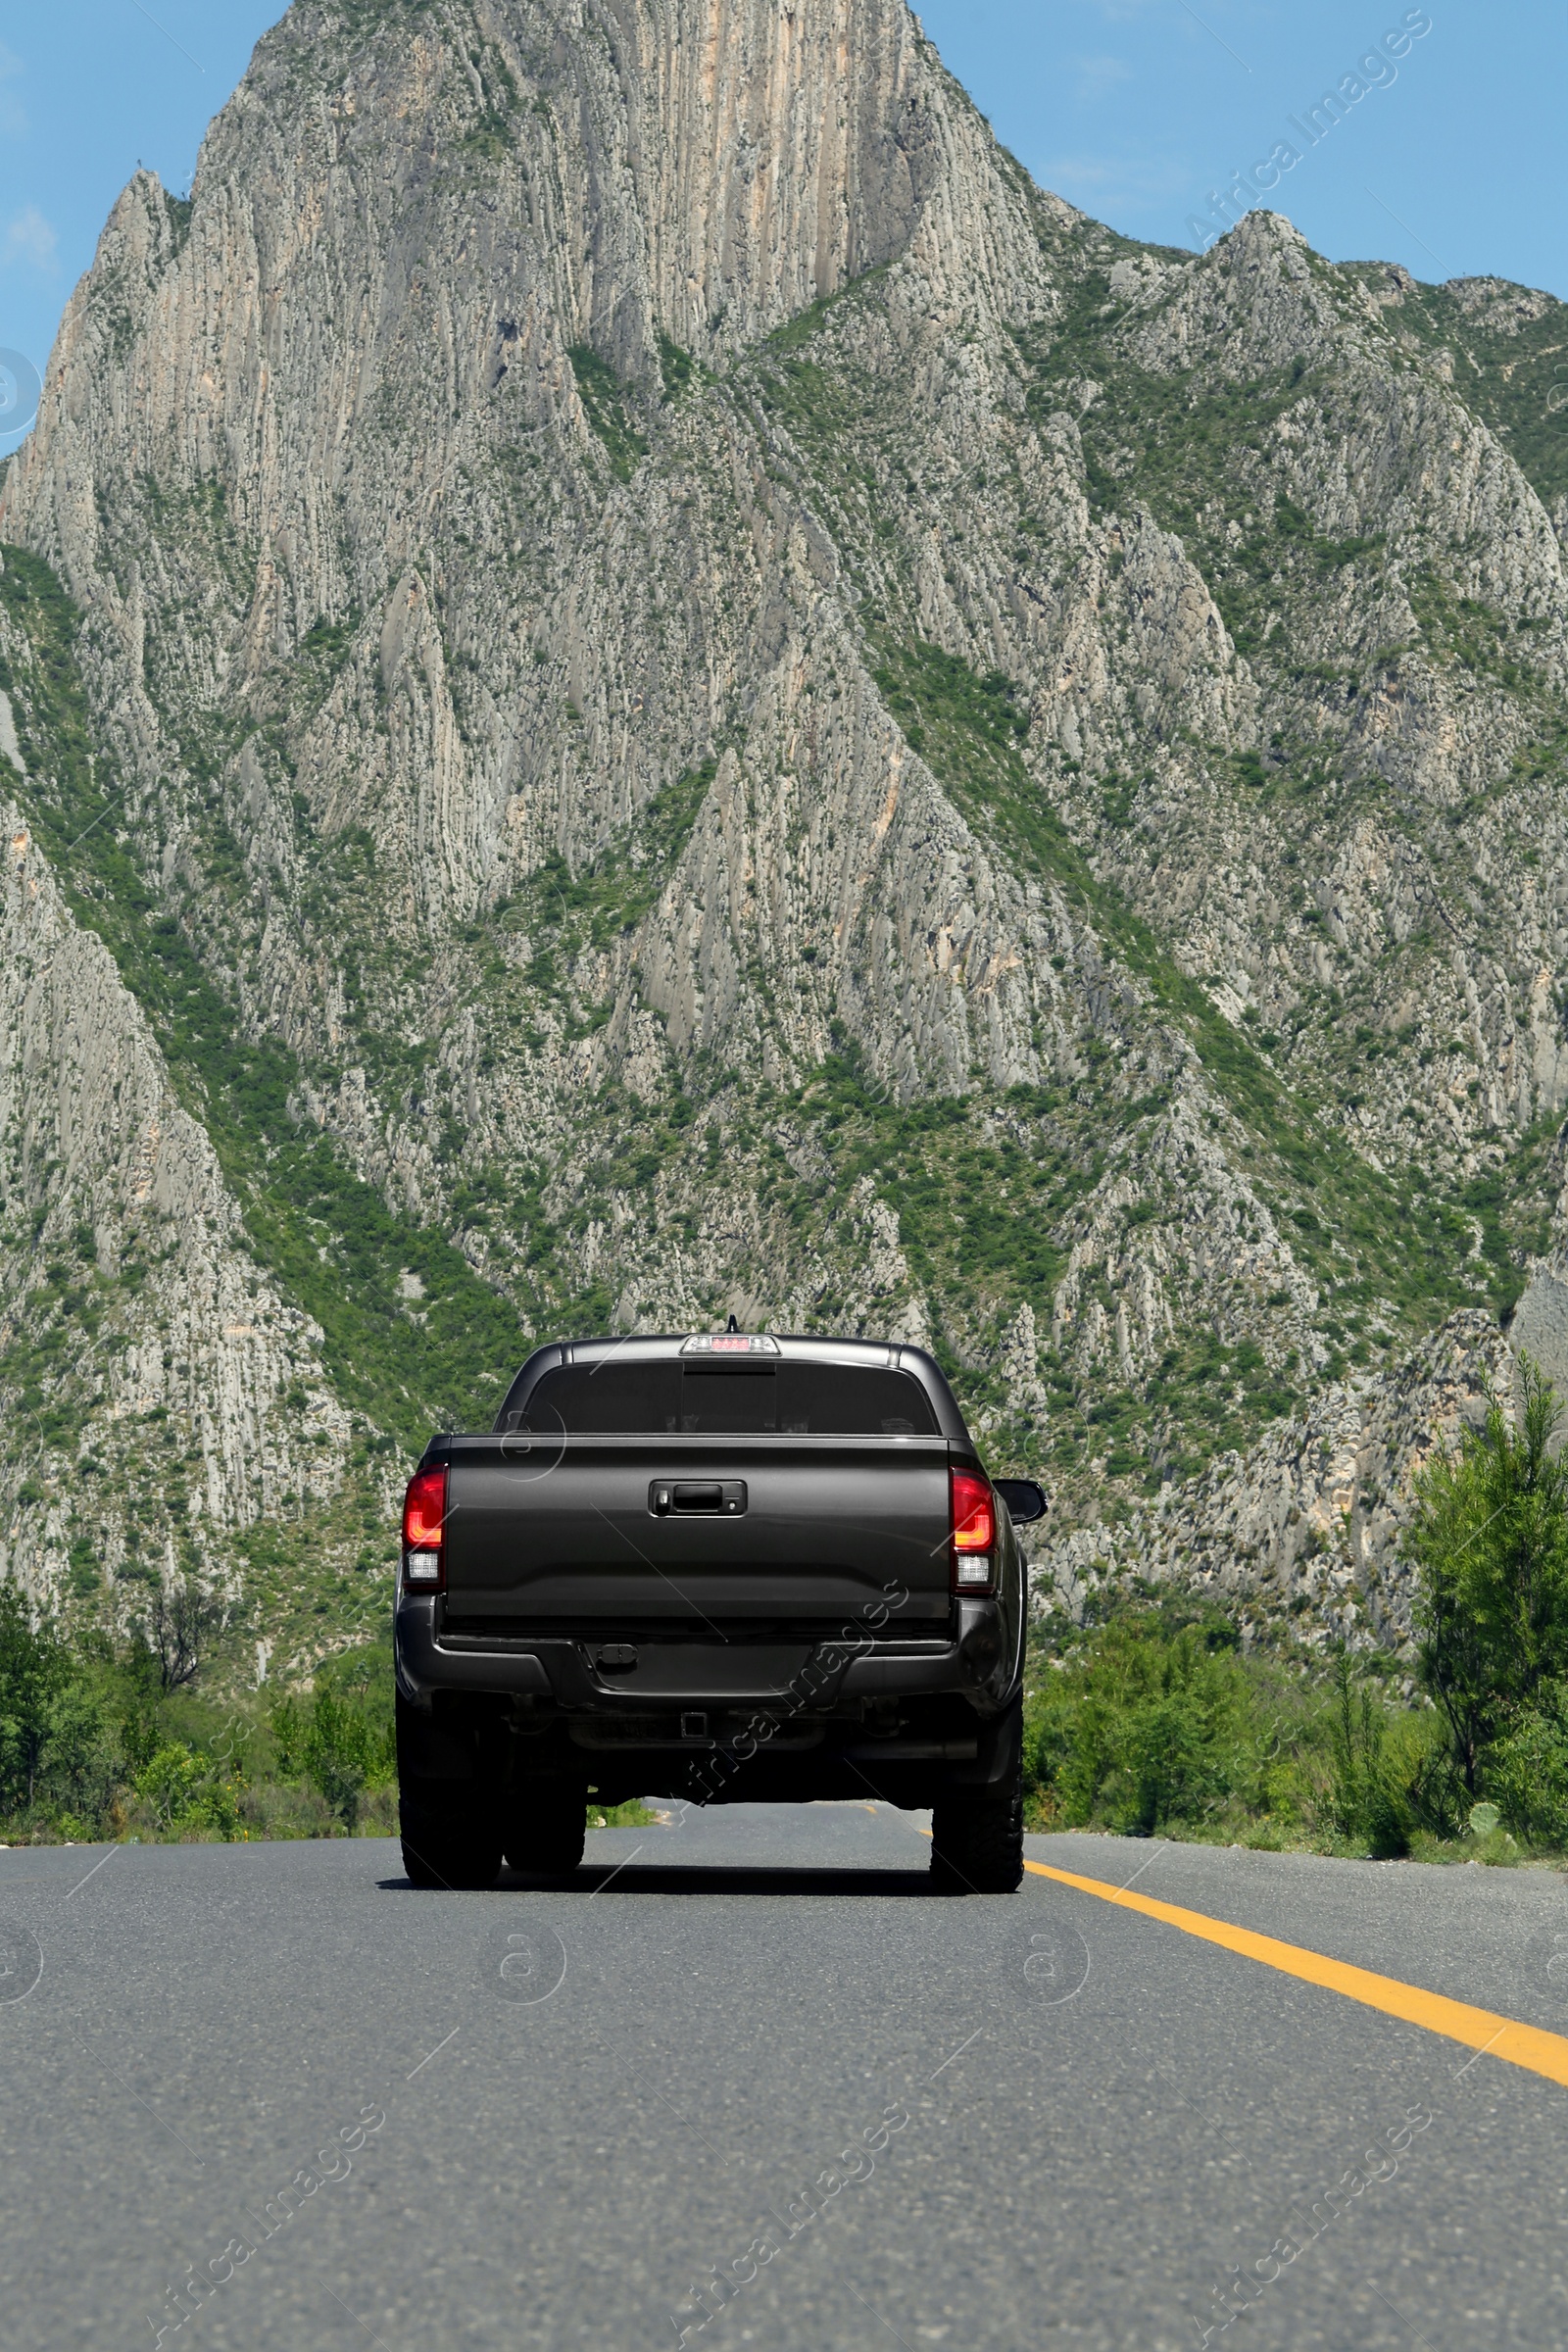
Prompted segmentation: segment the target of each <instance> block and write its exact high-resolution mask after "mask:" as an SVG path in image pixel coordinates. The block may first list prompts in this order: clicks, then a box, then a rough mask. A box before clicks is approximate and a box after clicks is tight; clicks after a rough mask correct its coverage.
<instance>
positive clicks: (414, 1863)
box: [399, 1801, 501, 1890]
mask: <svg viewBox="0 0 1568 2352" xmlns="http://www.w3.org/2000/svg"><path fill="white" fill-rule="evenodd" d="M399 1813H400V1816H401V1824H400V1826H401V1828H402V1832H403V1867H404V1869H405V1870H406V1871H407V1872H408V1874H409V1879H410V1881H411V1883H412V1884H413V1885H414V1886H416V1887H449V1888H452V1889H467V1890H473V1889H476V1888H482V1887H493V1886H494V1885H495V1883H496V1880H497V1879H498V1878H499V1877H500V1875H501V1833H500V1831H499V1830H497V1829H494V1828H492V1827H491V1826H490V1825H489V1824H488V1823H487V1822H485V1821H482V1820H480V1821H474V1820H470V1819H468V1818H466V1816H464V1815H462V1814H458V1813H447V1812H438V1811H435V1810H434V1809H428V1810H427V1809H426V1808H425V1807H424V1806H422V1805H420V1806H415V1805H411V1804H409V1803H408V1802H407V1801H405V1802H404V1803H403V1804H402V1805H401V1806H400V1807H399Z"/></svg>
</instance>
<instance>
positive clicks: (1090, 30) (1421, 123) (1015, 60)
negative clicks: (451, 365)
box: [0, 0, 1568, 452]
mask: <svg viewBox="0 0 1568 2352" xmlns="http://www.w3.org/2000/svg"><path fill="white" fill-rule="evenodd" d="M281 14H282V11H281V9H280V8H279V7H278V6H277V4H276V0H46V4H44V5H34V6H33V7H32V8H30V9H26V10H15V9H14V10H11V11H8V12H7V14H6V16H5V17H4V18H0V156H3V158H4V165H5V169H4V171H3V172H0V351H4V350H6V349H9V350H14V351H17V352H20V353H21V354H22V355H23V356H24V357H25V359H26V360H28V361H30V362H31V364H32V365H33V367H34V368H42V367H43V365H44V364H45V361H46V359H47V356H48V350H49V346H50V344H51V342H52V341H53V338H54V331H55V327H56V325H57V324H58V321H59V318H60V313H61V310H62V308H63V306H64V304H65V300H66V297H67V295H68V294H69V292H70V290H71V287H72V285H73V282H74V281H75V279H76V278H77V276H79V274H80V272H81V271H82V270H84V269H86V267H87V265H88V263H89V262H90V261H91V259H92V252H93V246H94V243H95V241H96V239H97V235H98V231H99V229H100V227H101V226H102V223H103V220H104V216H105V214H106V213H107V212H108V210H109V207H110V206H111V204H112V203H113V202H114V199H115V196H116V195H117V193H118V192H119V190H120V189H121V188H122V187H123V185H124V183H125V181H126V179H127V178H128V177H129V176H130V173H131V172H133V171H134V170H135V168H136V164H137V162H138V160H140V161H143V162H145V163H147V164H149V165H151V166H152V167H153V168H154V170H156V171H157V172H159V174H160V175H161V176H162V178H163V179H164V181H165V183H166V185H168V186H170V187H172V188H174V189H176V190H178V191H180V192H183V191H184V189H185V188H186V186H187V185H188V183H189V179H190V174H191V171H192V169H193V167H194V165H195V161H196V153H197V149H198V147H199V145H200V142H201V136H202V132H203V129H204V128H205V126H206V123H207V122H208V120H209V118H210V117H211V116H212V115H213V114H214V113H215V112H216V111H217V109H218V108H219V107H220V106H221V104H222V102H223V100H224V99H225V98H226V97H227V96H228V94H229V92H230V90H232V88H233V86H234V84H235V82H236V81H237V80H238V78H239V76H240V75H241V73H243V72H244V70H245V64H246V60H247V58H248V57H249V55H250V51H251V48H252V46H253V45H254V43H255V41H256V40H257V38H258V36H259V35H260V34H261V33H262V32H263V31H265V29H266V28H267V26H268V25H270V24H272V23H274V22H275V21H276V19H277V18H278V16H280V15H281ZM923 15H924V23H925V26H926V30H927V31H928V32H929V33H930V35H931V37H932V38H933V40H935V41H936V43H937V45H938V47H939V48H940V49H941V51H942V53H943V55H944V57H945V58H946V59H947V62H948V64H949V65H950V66H951V67H952V69H953V71H954V72H955V73H956V74H957V75H958V76H959V78H960V80H962V81H963V82H965V83H966V85H967V86H968V88H969V89H970V90H971V91H972V92H973V93H974V96H975V98H976V100H977V101H978V103H979V105H980V106H981V108H982V110H983V111H984V112H985V113H986V114H987V115H988V116H989V117H990V119H991V121H992V122H993V123H994V124H995V125H996V128H997V131H998V133H999V134H1000V136H1001V137H1002V138H1003V139H1005V141H1006V143H1007V145H1008V146H1009V147H1010V148H1011V149H1012V150H1013V152H1014V154H1016V155H1017V156H1018V157H1019V158H1020V159H1021V161H1022V162H1023V163H1025V164H1026V165H1027V166H1028V168H1029V170H1030V171H1031V172H1033V173H1034V174H1035V176H1036V178H1037V179H1039V180H1040V181H1042V182H1043V184H1044V185H1045V186H1047V187H1051V188H1054V189H1056V190H1057V191H1058V193H1060V194H1061V195H1063V196H1066V197H1068V198H1069V199H1070V200H1071V201H1072V202H1073V203H1074V204H1077V205H1081V206H1082V207H1083V209H1084V210H1085V211H1086V212H1090V213H1094V214H1095V215H1096V216H1097V217H1098V218H1100V219H1101V220H1104V221H1110V222H1111V223H1112V224H1113V226H1115V227H1117V228H1119V229H1122V230H1124V231H1125V232H1126V233H1127V234H1128V235H1130V236H1137V237H1149V238H1153V239H1155V240H1157V241H1159V242H1161V243H1165V244H1173V245H1189V246H1191V245H1196V244H1198V243H1200V242H1201V228H1202V223H1203V221H1204V220H1205V218H1207V217H1210V207H1209V197H1210V192H1211V191H1213V190H1223V189H1224V188H1226V187H1227V186H1228V185H1229V186H1234V184H1235V183H1234V174H1236V173H1237V172H1241V173H1244V174H1246V173H1249V172H1250V171H1251V168H1252V167H1253V166H1254V165H1255V164H1258V163H1261V162H1263V161H1265V159H1267V158H1268V157H1269V156H1270V154H1271V152H1272V151H1273V150H1274V149H1275V148H1276V147H1277V146H1278V145H1279V143H1280V142H1282V141H1285V142H1289V143H1290V144H1291V145H1292V146H1294V147H1295V148H1296V149H1298V150H1299V152H1300V158H1301V160H1300V161H1299V163H1298V164H1296V165H1294V166H1291V167H1289V169H1288V170H1287V171H1286V172H1284V173H1283V175H1282V176H1281V177H1280V178H1279V180H1278V184H1277V185H1276V186H1275V187H1274V189H1273V191H1272V193H1271V195H1270V197H1269V201H1270V202H1271V203H1272V204H1273V205H1274V206H1275V207H1276V209H1277V210H1279V211H1281V212H1285V213H1288V214H1289V215H1290V217H1291V218H1292V220H1294V221H1296V222H1297V224H1298V226H1299V228H1300V229H1301V230H1302V231H1303V232H1304V233H1305V234H1306V235H1307V236H1308V237H1309V238H1310V239H1311V240H1312V242H1313V244H1314V245H1316V246H1318V247H1319V248H1320V250H1321V251H1323V252H1325V253H1327V254H1329V255H1330V256H1331V257H1332V258H1333V259H1335V260H1340V261H1344V260H1351V259H1362V260H1364V259H1368V258H1371V257H1374V256H1376V257H1380V258H1382V259H1385V260H1393V261H1399V262H1403V263H1404V264H1405V266H1406V268H1408V269H1409V270H1412V271H1413V272H1414V273H1415V275H1416V276H1418V277H1423V278H1445V277H1458V276H1468V275H1482V274H1495V275H1497V276H1502V277H1513V278H1518V279H1521V280H1522V281H1523V282H1525V283H1526V284H1528V285H1536V286H1545V287H1548V288H1549V289H1550V290H1551V291H1552V292H1553V293H1556V294H1560V295H1564V296H1568V206H1565V205H1564V202H1563V197H1562V191H1561V184H1560V182H1561V172H1562V165H1561V151H1562V137H1563V134H1562V123H1561V119H1562V115H1563V111H1564V101H1565V98H1568V7H1565V6H1564V5H1563V0H1433V5H1432V7H1431V8H1430V9H1416V10H1407V9H1406V8H1405V7H1404V6H1403V5H1402V0H1392V4H1390V5H1385V0H926V4H925V8H924V11H923ZM1407 19H1412V20H1421V21H1423V22H1425V21H1427V20H1430V29H1429V30H1427V31H1425V32H1423V33H1422V34H1421V35H1420V37H1418V38H1414V39H1412V40H1411V41H1410V44H1409V47H1408V50H1407V51H1406V53H1405V54H1404V55H1403V56H1402V57H1400V58H1399V59H1398V61H1397V64H1396V63H1393V62H1391V63H1390V64H1389V66H1388V67H1387V69H1384V68H1381V67H1380V68H1379V69H1378V70H1377V73H1376V86H1367V87H1365V92H1364V95H1362V96H1360V97H1358V98H1355V99H1354V100H1353V102H1352V103H1350V104H1348V106H1347V107H1346V109H1345V112H1344V119H1343V120H1341V121H1338V122H1336V123H1334V125H1333V127H1332V129H1331V130H1329V131H1328V132H1327V133H1326V134H1325V135H1322V136H1320V137H1319V139H1318V140H1317V143H1316V144H1315V145H1310V144H1308V142H1307V139H1306V138H1305V136H1304V135H1303V136H1300V137H1297V136H1296V135H1295V134H1294V133H1293V131H1292V128H1291V118H1292V117H1295V118H1296V119H1297V121H1300V120H1301V119H1302V117H1303V114H1304V111H1305V110H1306V109H1308V108H1310V107H1311V106H1312V105H1313V103H1314V102H1315V101H1316V100H1317V99H1319V98H1320V97H1321V95H1322V93H1323V92H1324V91H1325V90H1332V89H1336V88H1338V87H1339V86H1340V84H1341V83H1342V80H1343V78H1344V77H1345V76H1346V75H1347V74H1350V75H1356V76H1357V79H1358V81H1360V82H1361V83H1362V84H1363V85H1365V84H1367V83H1368V82H1370V81H1371V80H1372V79H1373V76H1372V74H1371V73H1369V72H1363V73H1359V74H1358V73H1357V63H1358V60H1360V59H1361V58H1363V57H1364V56H1365V55H1366V54H1367V52H1368V51H1369V50H1370V49H1372V48H1373V47H1374V45H1376V44H1378V43H1380V42H1381V40H1382V37H1383V35H1384V34H1385V33H1386V32H1388V31H1390V30H1392V29H1395V28H1397V27H1399V26H1400V25H1402V24H1404V23H1405V22H1406V20H1407ZM1396 46H1398V44H1396ZM0 405H3V385H0ZM15 446H16V441H15V437H12V438H10V439H3V438H0V452H3V451H5V450H6V449H10V448H14V447H15Z"/></svg>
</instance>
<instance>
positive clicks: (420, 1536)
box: [403, 1462, 447, 1593]
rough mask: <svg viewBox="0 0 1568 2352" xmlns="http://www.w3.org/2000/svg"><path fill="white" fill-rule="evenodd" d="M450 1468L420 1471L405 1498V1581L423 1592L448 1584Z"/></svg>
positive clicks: (438, 1588) (438, 1589) (444, 1466)
mask: <svg viewBox="0 0 1568 2352" xmlns="http://www.w3.org/2000/svg"><path fill="white" fill-rule="evenodd" d="M446 1530H447V1466H446V1464H445V1462H442V1463H439V1464H438V1465H437V1467H436V1468H435V1469H434V1470H416V1472H415V1473H414V1476H413V1477H412V1478H411V1479H410V1481H409V1491H408V1493H407V1494H406V1495H404V1497H403V1579H404V1582H405V1584H407V1585H409V1586H411V1587H413V1588H415V1589H417V1591H419V1592H423V1593H437V1592H439V1591H440V1589H441V1587H442V1584H443V1583H444V1582H445V1578H444V1575H443V1569H444V1567H445V1547H446Z"/></svg>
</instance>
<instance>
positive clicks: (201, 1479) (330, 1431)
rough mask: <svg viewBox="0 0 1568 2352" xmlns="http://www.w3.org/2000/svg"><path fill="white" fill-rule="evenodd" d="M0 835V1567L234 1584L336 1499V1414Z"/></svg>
mask: <svg viewBox="0 0 1568 2352" xmlns="http://www.w3.org/2000/svg"><path fill="white" fill-rule="evenodd" d="M6 710H7V712H8V714H9V711H10V698H9V696H8V697H7V698H6ZM12 742H13V746H15V735H14V733H13V735H12ZM10 757H11V759H12V760H13V763H14V764H15V763H16V752H15V749H13V752H12V754H11V755H10ZM0 839H3V843H4V865H3V869H0V887H3V904H0V1037H3V1039H4V1041H5V1044H4V1053H3V1056H0V1216H3V1218H4V1230H5V1235H6V1243H7V1247H6V1250H5V1252H4V1256H3V1258H0V1367H3V1376H4V1378H5V1379H6V1381H7V1383H8V1385H10V1386H12V1388H13V1394H12V1397H11V1401H10V1403H9V1405H8V1410H7V1419H8V1422H9V1424H10V1429H9V1443H8V1445H7V1446H6V1449H5V1458H4V1469H3V1484H0V1514H3V1515H0V1529H3V1531H4V1532H3V1538H0V1573H3V1574H9V1575H12V1576H16V1577H18V1578H20V1579H21V1581H22V1582H23V1583H24V1584H25V1585H26V1586H27V1587H28V1589H29V1590H30V1591H32V1592H33V1593H37V1594H39V1595H40V1596H43V1597H46V1598H47V1597H52V1596H54V1595H56V1594H58V1593H60V1592H61V1591H62V1590H63V1589H65V1588H66V1587H67V1586H68V1585H69V1583H70V1579H71V1571H72V1569H73V1568H75V1569H76V1570H78V1571H81V1572H83V1573H81V1574H80V1575H79V1576H78V1579H77V1584H76V1588H75V1589H76V1590H77V1591H78V1592H80V1593H89V1592H93V1591H96V1590H97V1589H98V1586H99V1584H100V1583H103V1584H106V1585H107V1587H108V1589H109V1595H110V1597H111V1598H113V1595H114V1593H115V1589H116V1588H117V1587H120V1586H123V1587H125V1593H124V1594H123V1595H122V1600H123V1605H127V1606H128V1605H130V1604H131V1603H132V1602H133V1601H134V1598H135V1592H136V1584H137V1581H138V1578H143V1579H144V1577H145V1575H147V1574H151V1575H153V1576H160V1575H162V1574H163V1573H165V1572H166V1570H169V1569H173V1568H177V1567H181V1566H195V1567H196V1568H197V1569H198V1570H200V1571H205V1572H206V1573H207V1574H208V1575H209V1576H214V1575H216V1576H219V1577H223V1576H224V1575H225V1573H226V1569H227V1565H228V1552H227V1545H228V1544H229V1542H230V1540H231V1539H232V1538H233V1536H234V1535H235V1533H236V1532H237V1531H240V1530H243V1529H245V1528H247V1527H249V1526H251V1525H252V1524H253V1523H254V1522H255V1521H256V1520H257V1519H258V1518H259V1517H261V1516H262V1515H264V1514H268V1515H273V1516H281V1515H285V1514H287V1513H289V1512H293V1513H297V1512H298V1511H299V1510H300V1508H301V1507H302V1505H304V1504H307V1503H308V1501H309V1499H310V1498H311V1497H312V1496H313V1495H317V1496H320V1497H324V1496H325V1495H328V1494H330V1493H331V1492H332V1491H333V1490H334V1489H335V1488H336V1487H337V1485H338V1483H339V1480H340V1477H341V1473H342V1467H343V1454H344V1446H345V1440H346V1436H347V1420H346V1416H345V1414H344V1413H343V1410H342V1408H341V1407H340V1406H339V1404H338V1403H337V1402H336V1400H335V1398H334V1397H333V1396H332V1393H331V1389H330V1385H329V1383H328V1382H327V1380H326V1379H325V1377H324V1375H323V1372H322V1367H321V1364H320V1361H319V1353H318V1348H317V1343H318V1342H319V1333H318V1332H316V1331H315V1330H314V1329H313V1328H312V1326H311V1325H310V1324H309V1323H308V1322H307V1321H306V1319H305V1318H304V1317H303V1316H302V1315H301V1314H300V1313H299V1311H298V1310H297V1309H296V1308H294V1307H292V1306H291V1305H289V1304H287V1303H285V1302H284V1301H283V1300H282V1299H279V1297H278V1295H277V1292H276V1289H275V1286H274V1285H273V1284H272V1283H271V1282H270V1280H269V1279H268V1278H267V1276H266V1274H265V1272H264V1271H263V1270H262V1269H261V1268H259V1267H258V1266H257V1265H256V1264H255V1262H254V1260H252V1259H251V1258H250V1257H249V1256H248V1255H247V1254H246V1252H245V1251H244V1250H243V1247H242V1244H241V1236H240V1231H239V1216H238V1212H237V1209H236V1206H235V1203H234V1201H233V1200H232V1198H231V1197H230V1195H229V1193H228V1191H227V1188H226V1187H225V1185H224V1182H223V1179H222V1175H221V1170H220V1168H219V1166H218V1163H217V1160H216V1158H215V1156H214V1152H213V1149H212V1146H211V1144H210V1143H209V1141H208V1139H207V1136H206V1134H205V1132H204V1131H203V1129H202V1127H201V1126H200V1125H199V1123H198V1122H197V1121H196V1120H195V1119H193V1118H192V1117H191V1116H190V1115H189V1113H188V1112H187V1111H185V1110H184V1109H182V1108H181V1107H180V1105H179V1103H178V1102H177V1101H176V1099H175V1096H174V1093H173V1090H172V1086H171V1083H170V1076H169V1071H168V1069H167V1067H166V1065H165V1062H164V1058H163V1055H162V1054H161V1053H160V1052H159V1049H158V1047H157V1045H156V1043H155V1041H154V1039H153V1037H152V1035H151V1034H150V1031H149V1027H148V1023H147V1020H146V1017H145V1015H144V1014H143V1012H142V1010H141V1008H140V1006H139V1005H137V1004H136V1002H135V1000H134V998H133V997H131V996H130V995H129V993H128V992H127V990H126V989H125V987H124V984H123V981H122V979H121V976H120V973H119V970H118V969H117V966H116V964H115V961H114V958H113V956H111V955H110V953H109V951H108V949H107V948H106V947H105V946H104V945H103V943H102V942H101V941H100V940H99V939H98V938H96V937H95V936H94V935H93V934H92V933H91V932H89V931H84V930H83V929H81V928H80V927H79V926H78V924H77V923H76V922H75V921H74V920H73V916H72V914H71V912H70V910H69V909H68V908H67V907H65V906H64V904H63V903H62V900H61V896H60V892H59V889H58V887H57V884H56V880H55V877H54V875H53V873H52V872H51V870H50V867H49V864H48V861H47V859H46V858H44V857H43V855H42V854H41V852H40V850H39V848H38V845H37V843H36V842H35V840H34V839H33V836H32V834H31V831H30V829H29V826H28V822H27V819H26V817H25V815H24V814H23V812H22V810H21V809H19V808H18V806H17V805H16V803H15V802H13V801H11V800H9V799H7V800H5V801H3V802H0ZM290 1392H296V1393H297V1394H295V1395H294V1396H293V1397H292V1403H293V1405H294V1407H295V1409H286V1408H285V1401H284V1400H285V1395H286V1393H290Z"/></svg>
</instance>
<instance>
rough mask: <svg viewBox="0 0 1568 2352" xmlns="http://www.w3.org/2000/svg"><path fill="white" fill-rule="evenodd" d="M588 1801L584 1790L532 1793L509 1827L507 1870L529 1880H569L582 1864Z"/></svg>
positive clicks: (536, 1791) (538, 1791) (534, 1791)
mask: <svg viewBox="0 0 1568 2352" xmlns="http://www.w3.org/2000/svg"><path fill="white" fill-rule="evenodd" d="M587 1817H588V1800H587V1798H586V1797H585V1796H584V1795H583V1793H582V1791H581V1789H566V1790H556V1789H549V1790H548V1791H546V1790H531V1791H530V1792H529V1793H528V1795H527V1796H526V1798H525V1799H524V1803H523V1807H522V1810H521V1811H520V1812H518V1813H515V1814H514V1816H513V1818H512V1820H511V1821H510V1822H509V1824H508V1826H507V1835H506V1848H507V1866H508V1868H509V1869H511V1870H515V1871H516V1873H517V1874H518V1876H519V1877H520V1878H525V1879H569V1878H570V1877H571V1876H572V1873H573V1872H574V1871H575V1870H576V1868H577V1865H578V1863H579V1862H580V1861H581V1860H582V1849H583V1840H584V1836H585V1832H586V1824H587Z"/></svg>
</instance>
